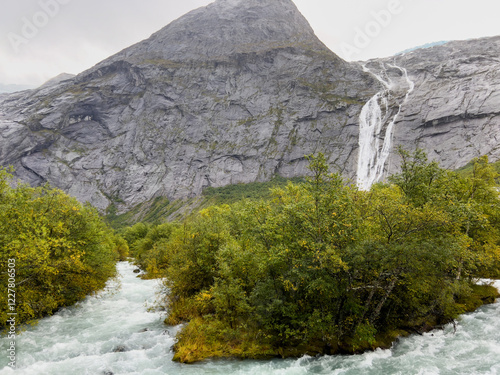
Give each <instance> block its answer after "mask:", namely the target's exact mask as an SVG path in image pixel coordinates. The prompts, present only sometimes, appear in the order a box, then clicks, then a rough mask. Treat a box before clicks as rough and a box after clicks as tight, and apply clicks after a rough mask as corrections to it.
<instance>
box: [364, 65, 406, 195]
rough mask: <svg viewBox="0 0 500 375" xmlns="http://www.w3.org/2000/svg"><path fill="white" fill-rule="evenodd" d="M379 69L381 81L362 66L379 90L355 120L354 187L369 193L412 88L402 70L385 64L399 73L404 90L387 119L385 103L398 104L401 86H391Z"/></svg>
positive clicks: (381, 172)
mask: <svg viewBox="0 0 500 375" xmlns="http://www.w3.org/2000/svg"><path fill="white" fill-rule="evenodd" d="M381 67H382V73H383V74H384V75H385V77H386V78H385V79H384V77H383V76H382V75H379V74H375V73H373V72H372V71H370V70H369V69H368V68H367V67H366V66H363V70H364V71H365V72H368V73H370V74H372V75H373V76H374V77H375V78H376V79H377V80H378V81H379V82H380V83H381V84H382V86H383V90H382V91H380V92H378V93H377V94H375V95H374V96H373V97H372V98H371V99H370V100H369V101H368V102H367V103H366V104H365V105H364V107H363V109H362V110H361V114H360V117H359V154H358V170H357V185H358V187H359V188H360V189H361V190H370V187H371V186H372V185H373V184H374V183H376V182H378V181H380V180H381V179H382V177H383V175H384V170H385V164H386V161H387V159H388V157H389V154H390V151H391V148H392V133H393V129H394V124H395V123H396V120H397V118H398V116H399V114H400V113H401V108H402V106H403V104H405V103H406V101H407V100H408V97H409V95H410V94H411V92H412V91H413V90H414V88H415V84H414V82H412V81H411V80H410V78H409V77H408V72H407V71H406V69H404V68H401V67H399V66H397V65H391V64H387V67H389V68H393V69H398V70H400V71H401V74H402V76H403V78H404V81H405V82H404V85H405V86H407V88H406V92H405V96H404V99H403V100H401V101H399V102H398V103H397V105H398V110H397V112H396V113H395V114H394V116H391V106H390V105H389V101H390V100H393V99H396V100H398V98H397V94H395V90H397V89H398V88H399V87H400V86H401V85H400V83H399V82H393V79H391V78H390V77H389V74H388V72H387V68H386V66H385V65H384V64H382V65H381ZM392 108H393V107H392Z"/></svg>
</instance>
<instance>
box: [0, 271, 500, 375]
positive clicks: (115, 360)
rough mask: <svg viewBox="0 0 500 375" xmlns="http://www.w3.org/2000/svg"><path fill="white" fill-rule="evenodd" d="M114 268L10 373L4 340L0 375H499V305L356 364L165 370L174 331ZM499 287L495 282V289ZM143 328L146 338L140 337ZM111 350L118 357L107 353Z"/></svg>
mask: <svg viewBox="0 0 500 375" xmlns="http://www.w3.org/2000/svg"><path fill="white" fill-rule="evenodd" d="M134 268H135V267H133V266H132V265H130V264H129V263H124V262H122V263H119V264H118V270H119V272H120V274H121V277H120V279H121V281H120V283H118V284H117V283H116V282H111V283H109V284H108V288H107V291H105V292H103V293H101V294H100V295H99V296H97V297H89V298H87V299H86V300H85V301H83V302H82V303H79V304H78V305H76V306H74V307H71V308H67V309H64V310H62V311H60V312H59V313H57V314H56V315H54V316H52V317H50V318H45V319H42V320H41V321H40V323H39V324H38V325H37V326H36V327H34V328H30V329H29V330H28V331H26V332H24V333H23V334H22V335H20V336H18V340H17V343H16V346H17V361H18V368H17V370H15V371H14V370H11V369H10V368H9V367H6V365H7V362H8V361H7V355H6V353H7V349H8V343H7V341H8V340H7V338H5V337H1V338H0V349H1V351H0V353H3V354H2V356H1V358H0V374H2V375H4V374H5V375H7V374H23V375H59V374H61V375H63V374H64V375H67V374H70V375H84V374H91V375H99V374H106V373H107V374H111V373H113V374H115V375H127V374H137V375H156V374H169V375H204V374H214V375H217V374H224V375H233V374H237V375H264V374H265V375H268V374H269V375H302V374H329V375H341V374H342V375H358V374H370V375H377V374H380V375H396V374H398V375H417V374H419V375H431V374H440V375H473V374H474V375H497V374H500V303H496V304H494V305H489V306H484V307H482V308H481V309H479V310H478V311H477V312H475V313H471V314H467V315H464V316H463V317H462V319H461V320H460V321H459V323H458V325H457V331H456V333H454V330H453V327H452V326H448V327H446V328H445V329H444V330H443V331H435V332H432V333H428V334H424V335H423V336H413V337H409V338H406V339H402V340H400V342H398V343H397V344H395V345H394V347H393V348H392V349H390V350H377V351H375V352H371V353H366V354H363V355H356V356H325V357H318V358H311V357H303V358H300V359H288V360H279V359H276V360H272V361H239V360H221V361H206V362H202V363H198V364H194V365H181V364H178V363H174V362H172V356H173V354H172V352H171V346H172V345H173V344H174V334H175V329H169V330H167V329H166V327H165V326H164V325H163V323H162V320H163V317H162V316H161V314H160V313H158V312H148V311H147V308H146V305H150V304H152V303H153V301H154V298H155V290H157V284H158V283H157V281H155V280H141V279H139V278H137V277H136V274H134V273H133V269H134ZM496 286H497V287H500V282H497V284H496ZM144 328H148V331H145V332H141V331H142V330H143V329H144ZM118 346H123V347H125V349H126V351H125V352H118V353H117V352H113V350H114V349H115V348H117V347H118Z"/></svg>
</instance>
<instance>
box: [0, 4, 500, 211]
mask: <svg viewBox="0 0 500 375" xmlns="http://www.w3.org/2000/svg"><path fill="white" fill-rule="evenodd" d="M499 43H500V38H498V37H497V38H485V39H480V40H471V41H464V42H451V43H447V44H445V45H442V46H435V47H432V48H428V49H419V50H416V51H413V52H410V53H407V54H405V55H402V56H397V57H391V58H387V59H377V60H371V61H368V62H363V63H347V62H345V61H343V60H342V59H340V58H338V57H337V56H336V55H335V54H334V53H332V52H331V51H330V50H328V48H327V47H325V46H324V45H323V44H322V43H321V42H320V41H319V40H318V39H317V38H316V36H315V35H314V32H313V30H312V29H311V27H310V26H309V24H308V22H307V21H306V20H305V19H304V17H303V16H302V15H301V14H300V12H299V11H298V10H297V8H296V7H295V5H294V4H293V2H292V1H291V0H275V1H268V0H245V1H244V0H217V1H215V2H214V3H212V4H210V5H209V6H207V7H204V8H200V9H197V10H194V11H192V12H190V13H188V14H186V15H185V16H183V17H181V18H179V19H178V20H176V21H174V22H172V23H171V24H170V25H168V26H166V27H165V28H163V29H162V30H160V31H158V32H157V33H155V34H153V35H152V36H151V37H150V38H149V39H147V40H145V41H142V42H140V43H138V44H136V45H134V46H131V47H129V48H127V49H125V50H123V51H121V52H120V53H118V54H116V55H114V56H112V57H110V58H109V59H107V60H105V61H103V62H101V63H99V64H98V65H96V66H95V67H93V68H91V69H89V70H88V71H86V72H83V73H81V74H79V75H78V76H76V77H65V76H64V77H61V78H62V79H64V78H68V79H66V80H63V81H59V80H56V81H54V82H51V84H50V85H44V86H42V87H40V88H39V89H36V90H30V91H23V92H20V93H15V94H10V95H0V164H1V165H14V167H15V168H16V174H17V176H19V177H20V178H21V179H23V180H25V181H28V182H30V183H32V184H40V183H43V182H45V181H48V182H50V183H51V184H52V185H55V186H57V187H60V188H61V189H63V190H65V191H67V192H69V193H70V194H72V195H74V196H76V197H77V198H79V199H80V200H82V201H89V202H91V203H92V204H94V205H95V206H97V207H99V208H100V209H105V208H106V207H108V206H109V205H110V204H112V203H113V204H114V205H115V206H117V207H118V209H119V211H120V212H124V211H126V210H128V209H129V208H131V207H132V206H134V205H136V204H137V203H141V202H144V201H147V200H149V199H151V198H153V197H158V196H164V197H168V198H169V199H177V198H183V197H192V196H196V195H198V194H200V192H201V191H202V190H203V189H204V188H205V187H207V186H213V187H218V186H224V185H227V184H232V183H239V182H252V181H264V180H268V179H270V178H271V177H272V176H273V175H276V174H279V175H281V176H284V177H292V176H298V175H303V174H304V173H306V165H307V162H306V161H305V159H304V155H307V154H311V153H315V152H318V151H322V152H324V153H325V154H326V155H327V157H328V159H329V162H330V164H331V166H332V168H333V169H337V170H338V171H340V172H342V173H343V174H344V175H345V176H346V177H347V178H350V179H351V180H352V181H355V178H356V177H358V183H359V182H360V181H361V182H363V184H362V185H363V186H364V185H366V186H369V185H370V184H371V183H372V182H373V181H377V180H380V179H383V178H384V176H386V175H387V173H389V172H392V171H394V170H395V167H396V166H397V163H398V160H397V157H395V155H394V150H395V147H396V146H397V145H403V146H404V147H405V148H409V149H411V148H415V147H421V148H424V149H425V150H427V152H428V153H429V155H430V157H431V158H432V159H434V160H438V161H439V162H440V163H441V165H442V166H444V167H447V168H456V167H460V166H463V165H465V164H466V163H467V162H469V161H470V160H471V159H472V158H473V157H475V156H479V155H482V154H489V155H490V156H491V157H492V160H497V159H498V158H500V151H499V148H498V141H497V137H498V136H500V135H499V133H500V128H499V124H500V120H499V117H498V112H499V108H500V94H498V92H499V90H498V88H500V87H499V86H500V78H499V73H498V72H499V71H500V63H499V59H498V56H499V55H500V53H499V52H500V48H499V47H500V45H499ZM370 127H371V129H370ZM360 133H361V136H360ZM360 176H361V177H360Z"/></svg>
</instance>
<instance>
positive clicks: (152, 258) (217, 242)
mask: <svg viewBox="0 0 500 375" xmlns="http://www.w3.org/2000/svg"><path fill="white" fill-rule="evenodd" d="M399 155H400V157H401V170H400V172H399V173H398V174H396V175H393V176H392V177H390V178H389V179H388V183H379V184H376V185H374V186H373V187H372V189H371V190H370V191H360V190H358V189H357V188H356V187H354V186H350V185H348V184H346V183H345V181H343V180H342V178H341V177H340V176H339V175H336V174H329V173H328V166H327V164H326V161H325V158H324V156H323V155H321V154H319V155H318V156H316V157H312V156H311V157H309V160H310V166H309V168H310V171H311V177H309V178H307V179H306V181H305V182H303V183H291V182H290V183H288V184H287V185H286V186H284V187H283V186H282V187H277V188H274V189H272V190H271V198H268V199H260V200H259V199H257V200H243V201H240V202H237V203H233V204H231V205H227V204H220V205H218V206H213V207H209V208H206V209H203V210H202V211H201V212H200V213H199V214H198V215H194V216H191V217H190V219H188V220H185V221H184V222H182V223H164V224H159V225H155V226H151V225H147V224H144V223H139V224H136V225H134V226H132V227H129V228H127V229H125V230H124V232H123V235H124V238H125V239H126V240H127V241H128V243H129V246H130V249H131V252H132V254H133V255H134V256H135V257H136V259H137V262H138V263H139V264H140V265H141V267H142V268H143V269H144V270H146V271H147V272H148V274H149V275H150V277H158V276H162V277H165V280H166V286H167V287H168V290H169V293H168V294H165V301H166V307H167V308H168V311H169V315H168V317H167V319H166V321H165V322H166V324H169V325H176V324H179V323H182V322H187V324H186V326H185V327H184V328H183V329H182V331H181V332H180V333H179V335H178V342H177V343H176V345H175V347H174V349H175V356H174V360H175V361H180V362H184V363H192V362H196V361H200V360H203V359H207V358H222V357H237V358H254V359H257V358H269V357H276V356H281V357H290V356H293V357H295V356H301V355H304V354H309V355H316V354H334V353H360V352H363V351H366V350H372V349H375V348H378V347H383V348H386V347H390V345H391V344H392V343H393V342H394V341H395V340H396V339H397V338H398V337H401V336H406V335H408V334H411V333H422V332H425V331H428V330H430V329H432V328H435V327H439V326H441V325H443V324H446V323H449V322H452V321H454V319H456V318H457V317H458V316H459V315H460V314H463V313H465V312H469V311H473V310H475V309H477V308H478V307H479V306H481V305H483V304H485V303H492V302H494V301H495V298H496V297H497V296H498V291H497V290H496V289H495V288H494V287H492V286H487V285H486V286H485V285H482V286H481V285H476V283H475V281H476V280H477V278H479V277H493V278H495V277H496V278H498V277H499V274H500V272H499V270H500V248H499V243H500V204H499V197H498V191H497V190H496V186H497V182H496V180H495V179H496V178H497V176H498V175H497V173H496V172H495V170H494V167H493V166H492V165H491V164H489V163H488V159H487V157H481V158H479V159H476V160H474V162H473V163H472V164H471V166H470V167H469V168H468V169H467V172H464V173H457V172H452V171H448V170H444V169H441V168H440V167H439V166H438V165H437V164H436V163H434V162H428V160H427V157H426V155H425V154H424V153H423V152H422V151H420V150H418V151H416V152H415V153H413V154H410V153H408V152H406V151H404V150H402V149H400V150H399Z"/></svg>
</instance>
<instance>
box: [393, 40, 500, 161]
mask: <svg viewBox="0 0 500 375" xmlns="http://www.w3.org/2000/svg"><path fill="white" fill-rule="evenodd" d="M393 60H394V59H393ZM395 60H396V61H397V63H398V65H400V66H403V67H405V68H406V69H407V71H408V74H409V76H410V78H411V79H412V80H413V81H414V83H415V89H414V91H413V92H412V94H411V95H410V96H409V100H408V102H407V103H406V105H405V106H404V107H403V108H402V112H401V116H400V117H399V123H397V124H396V127H395V129H396V130H395V134H394V143H395V144H396V145H398V144H401V145H404V146H405V147H407V148H410V147H420V148H423V149H425V150H426V151H427V152H428V154H429V157H430V159H432V160H437V161H438V162H439V163H440V165H441V166H442V167H445V168H450V169H455V168H459V167H462V166H464V165H465V164H467V163H468V162H469V161H471V159H473V158H474V157H478V156H481V155H489V156H490V159H491V160H492V161H496V160H498V159H500V145H499V141H500V117H499V114H500V37H492V38H483V39H475V40H468V41H456V42H450V43H447V44H445V45H442V46H436V47H432V48H428V49H421V50H417V51H414V52H411V53H408V54H406V55H404V56H398V57H396V58H395Z"/></svg>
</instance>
